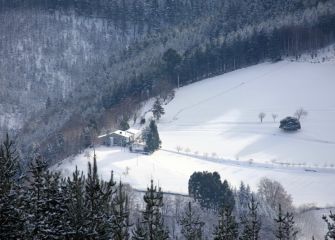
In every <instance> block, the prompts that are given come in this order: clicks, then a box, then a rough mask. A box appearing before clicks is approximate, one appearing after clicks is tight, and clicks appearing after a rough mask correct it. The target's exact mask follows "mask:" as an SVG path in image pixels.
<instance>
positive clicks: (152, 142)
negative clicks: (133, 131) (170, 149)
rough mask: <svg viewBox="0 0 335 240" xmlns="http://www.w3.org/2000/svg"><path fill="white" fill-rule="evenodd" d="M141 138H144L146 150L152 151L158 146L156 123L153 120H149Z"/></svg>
mask: <svg viewBox="0 0 335 240" xmlns="http://www.w3.org/2000/svg"><path fill="white" fill-rule="evenodd" d="M143 138H144V140H145V145H146V146H145V151H146V152H149V153H153V152H154V151H155V150H157V149H159V148H160V145H161V140H160V139H159V134H158V130H157V125H156V123H155V121H154V120H151V122H150V124H149V127H148V128H147V129H146V130H145V133H144V136H143Z"/></svg>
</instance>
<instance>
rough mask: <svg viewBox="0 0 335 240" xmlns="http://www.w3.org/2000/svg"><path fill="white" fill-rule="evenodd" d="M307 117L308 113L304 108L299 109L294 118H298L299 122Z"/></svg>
mask: <svg viewBox="0 0 335 240" xmlns="http://www.w3.org/2000/svg"><path fill="white" fill-rule="evenodd" d="M307 115H308V112H307V111H306V110H305V109H303V108H299V109H297V111H295V113H294V116H296V117H297V118H298V119H299V120H300V119H301V118H302V117H306V116H307Z"/></svg>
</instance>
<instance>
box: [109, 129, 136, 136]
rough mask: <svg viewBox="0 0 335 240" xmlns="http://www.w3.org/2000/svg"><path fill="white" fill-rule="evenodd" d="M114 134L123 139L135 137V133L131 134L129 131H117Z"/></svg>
mask: <svg viewBox="0 0 335 240" xmlns="http://www.w3.org/2000/svg"><path fill="white" fill-rule="evenodd" d="M112 134H116V135H119V136H122V137H132V136H134V134H133V133H129V132H128V131H122V130H116V131H114V132H112Z"/></svg>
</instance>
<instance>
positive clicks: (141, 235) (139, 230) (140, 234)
mask: <svg viewBox="0 0 335 240" xmlns="http://www.w3.org/2000/svg"><path fill="white" fill-rule="evenodd" d="M132 233H133V235H132V237H131V239H132V240H145V239H147V232H146V231H145V229H144V228H143V225H142V223H141V222H140V220H139V219H137V222H136V225H135V228H134V229H133V230H132Z"/></svg>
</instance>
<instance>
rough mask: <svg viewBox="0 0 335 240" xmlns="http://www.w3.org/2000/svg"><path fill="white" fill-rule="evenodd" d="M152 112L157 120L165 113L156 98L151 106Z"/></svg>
mask: <svg viewBox="0 0 335 240" xmlns="http://www.w3.org/2000/svg"><path fill="white" fill-rule="evenodd" d="M152 114H153V115H154V117H155V119H156V120H157V121H158V120H159V119H160V118H161V117H162V115H164V114H165V111H164V108H163V107H162V104H161V102H160V100H159V99H158V98H156V101H155V103H154V106H153V107H152Z"/></svg>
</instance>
